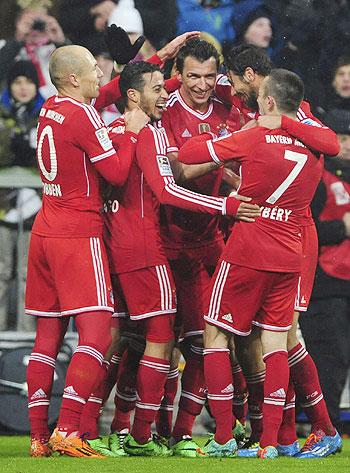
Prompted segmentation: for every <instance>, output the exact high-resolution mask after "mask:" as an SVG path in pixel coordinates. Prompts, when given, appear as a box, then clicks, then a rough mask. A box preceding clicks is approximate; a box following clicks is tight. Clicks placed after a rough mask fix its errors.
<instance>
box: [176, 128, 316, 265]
mask: <svg viewBox="0 0 350 473" xmlns="http://www.w3.org/2000/svg"><path fill="white" fill-rule="evenodd" d="M211 159H212V160H214V161H215V162H218V163H221V162H224V161H226V160H230V159H235V160H238V162H239V163H240V164H241V169H240V171H241V179H242V180H241V187H240V189H239V193H240V194H241V195H246V196H250V197H252V203H256V204H258V205H260V206H262V207H263V209H262V215H261V217H259V218H257V219H256V221H255V222H254V223H245V222H241V221H239V222H237V223H236V224H235V226H234V228H233V230H232V233H231V236H230V238H229V240H228V242H227V244H226V247H225V250H224V253H223V255H222V258H223V259H224V260H225V261H228V262H230V263H234V264H237V265H240V266H246V267H248V268H253V269H259V270H266V271H277V272H294V271H295V272H298V271H300V266H301V234H300V228H301V223H302V220H303V218H304V216H305V213H306V212H307V210H308V206H309V204H310V201H311V199H312V197H313V195H314V192H315V190H316V187H317V185H318V183H319V180H320V178H321V174H322V162H320V160H319V159H318V157H317V156H316V155H315V154H313V153H312V152H311V151H310V150H309V149H308V148H306V147H305V146H304V145H303V144H302V143H301V142H300V141H298V140H297V139H294V138H292V137H291V136H289V135H288V133H286V132H285V131H283V130H267V129H266V128H259V127H258V128H253V129H250V130H245V131H238V132H235V133H232V134H231V135H229V136H227V137H223V138H218V139H216V140H213V141H206V142H205V141H204V139H202V140H200V138H199V139H197V140H195V139H194V140H192V142H189V143H187V144H186V145H184V147H183V148H182V149H181V150H180V152H179V160H180V161H183V162H185V163H188V164H190V163H201V162H209V161H210V160H211Z"/></svg>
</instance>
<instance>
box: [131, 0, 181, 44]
mask: <svg viewBox="0 0 350 473" xmlns="http://www.w3.org/2000/svg"><path fill="white" fill-rule="evenodd" d="M135 6H136V8H137V9H138V10H139V12H140V13H141V17H142V22H143V26H144V33H145V36H146V38H148V39H149V41H150V42H151V43H152V46H153V47H154V48H156V49H160V48H162V47H163V46H164V45H165V44H166V43H168V42H169V41H170V40H171V39H173V38H174V37H175V36H176V19H177V2H176V0H162V1H161V2H159V1H158V0H135ZM165 26H166V27H165ZM189 30H190V28H188V29H187V31H189Z"/></svg>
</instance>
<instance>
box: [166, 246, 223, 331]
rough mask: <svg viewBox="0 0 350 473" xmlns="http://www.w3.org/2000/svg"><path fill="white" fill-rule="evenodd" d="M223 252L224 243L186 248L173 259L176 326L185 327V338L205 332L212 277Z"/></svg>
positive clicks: (171, 264) (171, 261) (171, 262)
mask: <svg viewBox="0 0 350 473" xmlns="http://www.w3.org/2000/svg"><path fill="white" fill-rule="evenodd" d="M222 249H223V242H222V240H219V241H215V242H213V244H212V245H210V246H207V247H206V251H204V250H203V248H202V247H201V248H198V249H197V248H193V249H192V248H191V249H184V250H183V251H182V253H181V254H179V255H178V257H177V258H176V259H174V260H170V261H169V262H170V267H171V271H172V273H173V276H174V280H175V286H176V295H177V315H176V319H177V320H176V326H181V327H182V329H181V335H182V336H183V337H185V338H186V337H193V336H196V335H201V334H203V332H204V325H205V323H204V313H205V309H206V297H205V296H206V294H207V292H208V290H209V287H210V280H211V276H212V275H213V273H214V271H215V268H216V266H217V263H218V260H219V258H220V254H221V252H222Z"/></svg>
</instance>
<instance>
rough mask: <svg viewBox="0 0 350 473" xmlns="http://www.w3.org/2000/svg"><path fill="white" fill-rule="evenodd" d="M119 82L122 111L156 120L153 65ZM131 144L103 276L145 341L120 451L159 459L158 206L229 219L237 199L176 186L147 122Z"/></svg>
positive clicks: (161, 310) (158, 84) (159, 82)
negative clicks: (154, 430)
mask: <svg viewBox="0 0 350 473" xmlns="http://www.w3.org/2000/svg"><path fill="white" fill-rule="evenodd" d="M119 85H120V88H121V92H122V95H123V97H124V99H125V101H126V103H127V109H133V108H135V107H140V108H142V110H143V111H144V112H146V113H147V114H148V116H149V117H150V118H151V120H152V122H156V121H157V120H158V119H159V118H160V117H161V115H162V113H163V111H164V109H165V105H166V101H167V98H168V94H167V92H166V91H165V89H164V78H163V74H162V73H161V71H160V70H159V68H158V67H157V66H155V65H153V64H149V63H144V62H140V63H136V64H130V65H128V66H126V67H125V69H124V70H123V72H122V74H121V77H120V82H119ZM118 125H119V126H115V127H114V126H113V124H111V125H110V127H111V137H112V140H113V133H116V134H118V132H119V133H120V132H122V130H121V129H120V121H118ZM139 140H140V141H139V142H138V145H137V149H136V159H135V161H134V162H133V164H132V167H131V170H130V173H129V177H128V179H127V181H126V183H125V185H124V186H123V189H122V191H118V189H116V190H115V192H114V195H113V196H112V197H111V199H110V200H109V202H107V212H106V214H105V223H106V232H105V242H106V244H107V248H108V253H109V257H110V267H111V272H112V273H113V274H115V275H117V278H118V283H119V285H120V287H121V289H122V291H123V295H124V297H125V300H126V303H127V306H128V312H129V315H130V318H131V320H135V321H138V322H140V324H141V325H142V327H143V332H144V335H145V338H146V348H145V352H144V355H143V356H142V358H141V361H140V366H139V370H138V375H137V393H138V400H137V402H136V411H135V419H134V424H133V427H132V432H131V434H132V435H128V436H127V437H126V438H125V440H124V448H125V450H126V451H127V453H129V454H131V455H152V456H167V455H169V454H170V453H171V451H170V450H169V449H167V447H165V445H163V444H161V443H159V442H158V441H157V440H154V439H151V432H150V427H151V424H152V422H153V421H154V419H155V417H156V413H157V411H158V410H159V407H160V403H161V399H162V396H163V392H164V385H165V382H166V379H167V376H168V372H169V366H170V365H169V359H170V355H171V352H172V348H173V339H174V334H173V320H174V314H175V312H176V296H175V286H174V282H173V277H172V274H171V271H170V267H169V264H168V261H167V258H166V254H165V251H164V248H163V245H162V241H161V238H160V223H159V207H160V203H164V204H170V205H176V206H182V207H183V208H186V209H190V210H195V211H198V212H201V213H209V214H212V215H215V214H223V213H228V214H230V215H233V214H234V213H236V211H237V207H238V206H239V201H236V200H235V199H233V198H221V197H211V196H206V195H202V194H198V193H195V192H193V191H190V190H187V189H184V188H182V187H179V186H178V185H176V184H175V181H174V177H173V173H172V170H171V167H170V164H169V160H168V158H167V156H166V151H167V147H168V139H167V135H166V134H165V132H164V129H162V128H158V127H156V126H154V125H153V124H152V125H149V126H147V127H146V128H145V130H144V131H143V132H142V133H141V134H140V136H139ZM131 225H132V232H130V226H131ZM116 235H117V237H116Z"/></svg>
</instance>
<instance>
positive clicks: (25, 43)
mask: <svg viewBox="0 0 350 473" xmlns="http://www.w3.org/2000/svg"><path fill="white" fill-rule="evenodd" d="M32 3H33V4H34V2H32ZM50 4H51V2H47V1H44V0H43V1H42V2H40V1H38V2H35V5H34V6H33V7H30V8H25V9H22V10H21V11H20V12H19V14H18V16H17V18H16V20H15V28H16V30H15V35H14V37H13V38H10V39H7V40H6V41H5V42H3V44H2V47H1V49H0V81H1V80H4V79H5V78H6V76H7V73H8V71H9V68H10V67H11V66H12V64H13V63H14V62H15V61H18V60H19V59H25V60H30V61H32V63H33V64H34V65H35V68H36V70H37V73H38V77H39V92H40V93H41V95H42V96H43V97H44V98H48V97H50V96H51V95H53V94H54V93H55V88H54V86H53V85H52V83H51V81H50V77H49V67H48V66H49V58H50V55H51V54H52V52H53V51H54V50H55V49H56V48H57V47H58V46H62V45H63V44H66V43H67V40H66V37H65V35H64V33H63V31H62V28H61V26H60V24H59V23H58V21H57V20H56V18H54V17H53V16H51V15H50V14H49V13H48V9H47V5H50ZM40 5H42V6H40Z"/></svg>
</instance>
